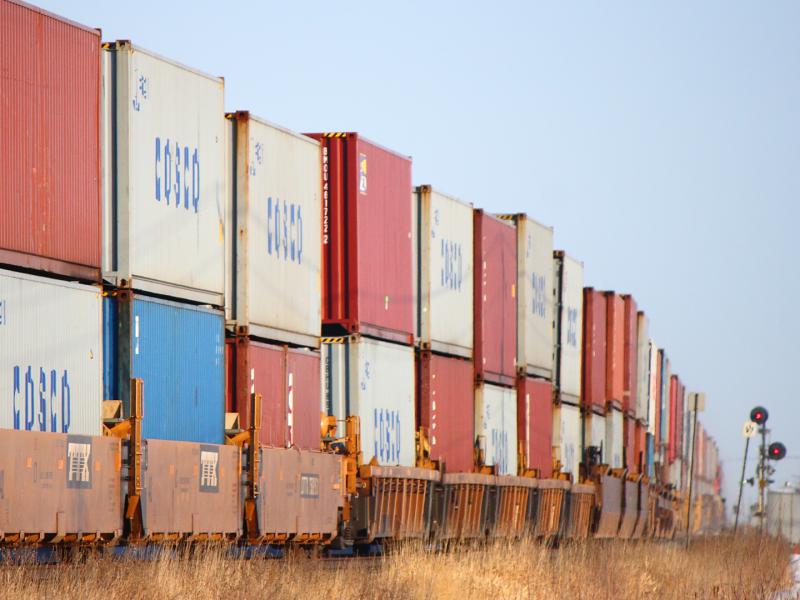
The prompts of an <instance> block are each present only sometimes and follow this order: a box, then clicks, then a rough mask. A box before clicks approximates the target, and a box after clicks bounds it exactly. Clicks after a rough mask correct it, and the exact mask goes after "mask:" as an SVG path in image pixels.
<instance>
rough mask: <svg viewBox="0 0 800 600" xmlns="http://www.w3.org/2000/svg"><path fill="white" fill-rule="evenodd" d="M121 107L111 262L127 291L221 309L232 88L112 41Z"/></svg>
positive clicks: (112, 120)
mask: <svg viewBox="0 0 800 600" xmlns="http://www.w3.org/2000/svg"><path fill="white" fill-rule="evenodd" d="M106 51H107V52H109V53H110V56H109V63H110V73H111V77H112V78H113V82H114V89H113V91H112V92H111V93H112V94H113V97H114V98H116V103H115V106H114V110H113V111H112V113H111V114H110V115H106V116H105V118H106V119H108V120H109V124H108V125H107V126H108V127H109V128H110V129H111V140H110V143H111V144H112V146H113V150H112V152H114V153H115V154H114V156H115V157H116V159H115V167H116V168H113V169H111V171H110V172H111V173H112V174H113V176H114V178H115V179H114V182H113V187H112V192H111V194H112V199H111V205H110V209H111V211H112V214H113V216H112V222H113V223H114V227H113V231H112V235H111V236H110V240H109V242H110V243H111V244H112V246H113V249H112V252H110V253H109V256H110V258H111V264H109V265H106V271H107V272H106V273H104V277H105V278H106V279H107V280H109V281H110V282H112V283H114V284H116V285H119V286H121V287H127V286H130V287H133V288H134V289H137V290H140V291H145V292H150V293H157V294H163V295H166V296H171V297H175V298H180V299H183V300H190V301H194V302H202V303H208V304H212V305H215V306H223V304H224V290H225V230H226V215H227V205H228V196H229V191H228V189H227V185H228V182H227V173H228V164H227V163H226V139H227V138H226V135H227V134H226V131H225V117H224V82H223V80H222V79H221V78H218V77H211V76H208V75H204V74H202V73H199V72H197V71H194V70H192V69H189V68H187V67H185V66H183V65H180V64H178V63H175V62H172V61H169V60H167V59H164V58H162V57H160V56H157V55H155V54H153V53H150V52H147V51H145V50H142V49H140V48H136V47H134V46H133V45H132V44H131V43H130V42H124V41H122V42H116V43H113V44H108V45H107V50H106Z"/></svg>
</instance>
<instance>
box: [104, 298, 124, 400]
mask: <svg viewBox="0 0 800 600" xmlns="http://www.w3.org/2000/svg"><path fill="white" fill-rule="evenodd" d="M117 383H118V381H117V307H116V303H115V302H114V301H113V300H112V299H111V298H109V297H108V296H106V297H105V298H103V399H104V400H119V399H120V396H119V387H118V385H117Z"/></svg>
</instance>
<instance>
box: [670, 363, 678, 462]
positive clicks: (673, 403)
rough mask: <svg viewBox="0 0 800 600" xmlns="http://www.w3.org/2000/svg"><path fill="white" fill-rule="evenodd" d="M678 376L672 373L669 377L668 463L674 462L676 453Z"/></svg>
mask: <svg viewBox="0 0 800 600" xmlns="http://www.w3.org/2000/svg"><path fill="white" fill-rule="evenodd" d="M679 385H680V384H679V383H678V376H677V375H672V376H670V378H669V441H668V442H667V444H668V445H667V461H668V463H669V464H672V463H674V462H675V456H676V455H677V453H676V450H677V445H678V440H677V427H676V421H677V417H678V386H679Z"/></svg>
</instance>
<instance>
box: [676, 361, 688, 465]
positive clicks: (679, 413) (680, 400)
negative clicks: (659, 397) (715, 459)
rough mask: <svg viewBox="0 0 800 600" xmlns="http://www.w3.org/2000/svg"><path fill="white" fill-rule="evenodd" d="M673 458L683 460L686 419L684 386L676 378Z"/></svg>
mask: <svg viewBox="0 0 800 600" xmlns="http://www.w3.org/2000/svg"><path fill="white" fill-rule="evenodd" d="M675 402H676V404H675V456H676V457H677V458H683V456H684V439H683V436H684V433H685V431H684V419H685V418H686V412H685V411H686V405H685V403H686V386H684V385H683V382H682V381H681V380H680V377H679V378H678V393H677V397H676V398H675Z"/></svg>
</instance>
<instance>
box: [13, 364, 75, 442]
mask: <svg viewBox="0 0 800 600" xmlns="http://www.w3.org/2000/svg"><path fill="white" fill-rule="evenodd" d="M23 373H24V374H23ZM34 373H35V372H34V370H33V367H31V366H30V365H29V366H28V367H27V368H25V369H24V370H23V367H21V366H20V365H15V366H14V368H13V371H12V378H13V379H12V381H13V398H12V412H13V421H14V429H25V430H26V431H31V430H33V429H38V430H39V431H50V432H55V433H68V432H69V427H70V421H71V413H72V392H71V388H70V384H69V373H68V371H66V370H65V371H64V372H63V374H62V375H61V377H59V376H58V373H57V372H56V371H55V369H53V370H50V371H49V372H48V371H45V369H42V368H40V369H39V372H38V375H36V376H34ZM37 383H38V386H36V384H37ZM37 387H38V389H37ZM23 418H24V422H23ZM59 419H60V423H59Z"/></svg>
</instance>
